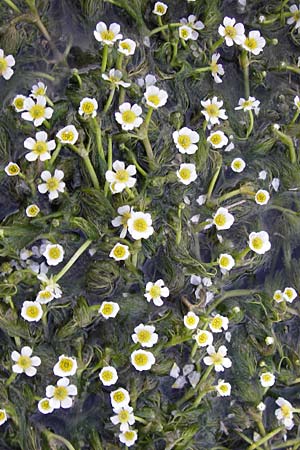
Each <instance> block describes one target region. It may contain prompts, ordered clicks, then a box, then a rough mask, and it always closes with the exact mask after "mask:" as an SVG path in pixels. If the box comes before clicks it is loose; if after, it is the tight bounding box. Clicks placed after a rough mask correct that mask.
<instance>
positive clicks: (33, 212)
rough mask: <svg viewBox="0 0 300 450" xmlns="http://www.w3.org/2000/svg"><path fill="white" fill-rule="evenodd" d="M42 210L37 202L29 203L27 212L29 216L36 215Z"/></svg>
mask: <svg viewBox="0 0 300 450" xmlns="http://www.w3.org/2000/svg"><path fill="white" fill-rule="evenodd" d="M39 212H40V208H39V207H38V205H36V204H34V203H33V204H32V205H28V206H27V208H26V210H25V213H26V216H27V217H36V216H37V215H38V213H39Z"/></svg>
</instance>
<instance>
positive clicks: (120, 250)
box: [109, 243, 130, 261]
mask: <svg viewBox="0 0 300 450" xmlns="http://www.w3.org/2000/svg"><path fill="white" fill-rule="evenodd" d="M109 256H110V257H111V258H114V260H115V261H124V260H125V259H127V258H129V256H130V252H129V247H128V245H123V244H120V243H117V244H116V245H115V246H114V248H113V249H112V250H111V252H110V254H109Z"/></svg>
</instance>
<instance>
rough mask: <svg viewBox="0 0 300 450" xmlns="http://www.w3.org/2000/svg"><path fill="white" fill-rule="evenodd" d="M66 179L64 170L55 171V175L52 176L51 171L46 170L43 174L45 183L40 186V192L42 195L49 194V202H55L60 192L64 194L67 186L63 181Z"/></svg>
mask: <svg viewBox="0 0 300 450" xmlns="http://www.w3.org/2000/svg"><path fill="white" fill-rule="evenodd" d="M63 177H64V172H63V171H62V170H58V169H55V171H54V175H51V172H49V170H44V171H43V172H42V173H41V179H42V180H43V181H45V183H41V184H39V185H38V190H39V192H40V193H41V194H46V193H47V192H49V194H48V197H49V200H50V201H51V200H54V199H56V198H58V193H59V192H64V190H65V186H66V184H65V183H64V182H63V181H61V180H62V179H63Z"/></svg>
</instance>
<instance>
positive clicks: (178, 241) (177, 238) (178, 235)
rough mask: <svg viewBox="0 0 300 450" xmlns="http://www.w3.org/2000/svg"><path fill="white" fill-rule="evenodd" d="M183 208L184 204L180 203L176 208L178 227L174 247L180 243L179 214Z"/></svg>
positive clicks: (180, 227) (180, 222)
mask: <svg viewBox="0 0 300 450" xmlns="http://www.w3.org/2000/svg"><path fill="white" fill-rule="evenodd" d="M184 207H185V204H184V203H180V205H179V206H178V212H177V216H178V226H177V230H176V245H179V244H180V241H181V232H182V221H181V213H182V210H183V209H184Z"/></svg>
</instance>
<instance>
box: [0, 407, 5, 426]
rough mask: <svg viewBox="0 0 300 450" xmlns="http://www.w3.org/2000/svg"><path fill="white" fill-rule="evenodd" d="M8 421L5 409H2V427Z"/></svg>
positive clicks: (0, 422) (0, 421)
mask: <svg viewBox="0 0 300 450" xmlns="http://www.w3.org/2000/svg"><path fill="white" fill-rule="evenodd" d="M6 421H7V414H6V411H5V409H0V425H3V424H4V423H5V422H6Z"/></svg>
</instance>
